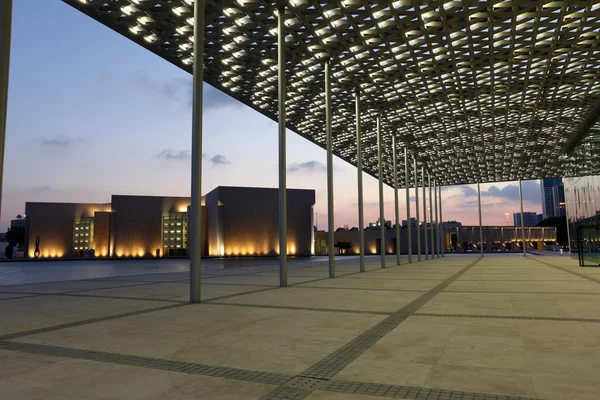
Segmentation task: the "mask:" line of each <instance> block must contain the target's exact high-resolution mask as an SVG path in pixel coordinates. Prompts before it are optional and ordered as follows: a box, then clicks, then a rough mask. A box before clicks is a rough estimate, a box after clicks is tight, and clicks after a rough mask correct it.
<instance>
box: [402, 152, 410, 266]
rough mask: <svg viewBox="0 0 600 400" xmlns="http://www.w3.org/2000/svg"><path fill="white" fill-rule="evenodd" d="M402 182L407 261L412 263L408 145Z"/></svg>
mask: <svg viewBox="0 0 600 400" xmlns="http://www.w3.org/2000/svg"><path fill="white" fill-rule="evenodd" d="M404 184H405V187H406V225H407V226H406V232H407V233H406V235H407V236H408V263H409V264H410V263H412V228H411V223H410V178H409V172H408V147H405V148H404Z"/></svg>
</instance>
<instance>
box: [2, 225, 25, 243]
mask: <svg viewBox="0 0 600 400" xmlns="http://www.w3.org/2000/svg"><path fill="white" fill-rule="evenodd" d="M6 241H7V242H8V243H12V244H16V245H18V246H24V245H25V228H24V227H22V226H18V227H14V228H8V230H7V231H6Z"/></svg>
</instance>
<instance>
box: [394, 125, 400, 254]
mask: <svg viewBox="0 0 600 400" xmlns="http://www.w3.org/2000/svg"><path fill="white" fill-rule="evenodd" d="M392 157H393V158H394V162H393V164H394V211H395V215H396V265H400V210H399V206H398V149H396V135H392Z"/></svg>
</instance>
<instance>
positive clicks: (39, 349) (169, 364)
mask: <svg viewBox="0 0 600 400" xmlns="http://www.w3.org/2000/svg"><path fill="white" fill-rule="evenodd" d="M0 349H2V350H13V351H20V352H27V353H32V354H42V355H47V356H54V357H67V358H76V359H81V360H88V361H99V362H106V363H111V364H123V365H131V366H136V367H142V368H151V369H162V370H166V371H174V372H183V373H187V374H198V375H207V376H213V377H217V378H228V379H235V380H243V381H251V382H260V383H268V384H273V385H283V384H285V383H286V382H288V381H289V380H290V379H292V376H290V375H285V374H276V373H268V372H261V371H252V370H244V369H239V368H227V367H220V366H215V365H206V364H199V363H191V362H183V361H175V360H166V359H159V358H151V357H140V356H133V355H128V354H120V353H109V352H103V351H94V350H82V349H72V348H66V347H58V346H46V345H40V344H33V343H19V342H8V341H0Z"/></svg>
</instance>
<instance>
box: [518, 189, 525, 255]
mask: <svg viewBox="0 0 600 400" xmlns="http://www.w3.org/2000/svg"><path fill="white" fill-rule="evenodd" d="M519 201H520V202H521V240H522V241H523V256H525V257H527V245H526V244H525V219H524V218H523V188H522V187H521V178H519Z"/></svg>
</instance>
